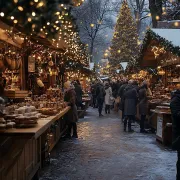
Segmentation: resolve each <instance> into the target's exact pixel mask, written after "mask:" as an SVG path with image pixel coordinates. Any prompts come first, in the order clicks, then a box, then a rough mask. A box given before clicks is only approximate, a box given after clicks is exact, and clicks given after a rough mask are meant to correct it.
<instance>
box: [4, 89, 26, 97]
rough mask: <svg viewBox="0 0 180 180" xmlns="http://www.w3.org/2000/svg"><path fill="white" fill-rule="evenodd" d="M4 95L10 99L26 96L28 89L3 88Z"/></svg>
mask: <svg viewBox="0 0 180 180" xmlns="http://www.w3.org/2000/svg"><path fill="white" fill-rule="evenodd" d="M4 94H5V96H6V97H8V98H12V99H20V98H26V97H28V91H20V90H5V92H4Z"/></svg>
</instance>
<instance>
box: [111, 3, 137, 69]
mask: <svg viewBox="0 0 180 180" xmlns="http://www.w3.org/2000/svg"><path fill="white" fill-rule="evenodd" d="M138 52H139V46H138V34H137V26H136V23H135V20H134V18H133V17H132V14H131V10H130V8H129V6H128V3H127V2H126V0H125V1H123V3H122V6H121V9H120V14H119V17H118V18H117V23H116V26H115V32H114V36H113V39H112V45H111V50H110V53H111V55H110V58H109V61H110V65H111V67H113V69H114V70H115V69H118V68H119V65H120V63H121V62H128V66H134V65H135V64H136V58H137V55H138Z"/></svg>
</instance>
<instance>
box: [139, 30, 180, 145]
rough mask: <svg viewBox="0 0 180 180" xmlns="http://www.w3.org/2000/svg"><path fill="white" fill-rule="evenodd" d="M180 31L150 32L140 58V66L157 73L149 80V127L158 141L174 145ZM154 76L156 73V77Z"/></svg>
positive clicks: (145, 39) (178, 81) (179, 61)
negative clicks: (173, 112)
mask: <svg viewBox="0 0 180 180" xmlns="http://www.w3.org/2000/svg"><path fill="white" fill-rule="evenodd" d="M179 34H180V29H149V30H148V31H147V33H146V36H145V38H144V42H143V45H142V49H141V54H140V66H141V67H144V69H148V68H151V69H154V70H155V72H157V73H156V75H152V79H153V80H152V79H151V80H150V82H151V84H153V86H154V87H153V96H152V97H150V99H149V107H150V109H149V118H148V123H149V125H150V126H151V127H152V128H153V129H155V130H156V132H157V139H158V140H160V141H161V142H164V143H167V144H170V143H171V122H172V120H171V113H170V107H169V103H170V93H171V91H172V90H175V88H176V85H175V84H177V83H180V71H179V67H178V66H179V64H180V36H179ZM154 74H155V73H154Z"/></svg>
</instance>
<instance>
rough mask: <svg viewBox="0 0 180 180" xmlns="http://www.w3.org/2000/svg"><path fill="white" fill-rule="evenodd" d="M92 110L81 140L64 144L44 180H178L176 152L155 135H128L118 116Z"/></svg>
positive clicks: (43, 174) (80, 132)
mask: <svg viewBox="0 0 180 180" xmlns="http://www.w3.org/2000/svg"><path fill="white" fill-rule="evenodd" d="M97 114H98V113H97V109H92V108H89V109H88V112H87V116H86V117H85V118H84V119H82V120H80V121H79V123H78V135H79V139H77V140H68V141H60V142H59V143H58V144H57V146H56V147H55V149H54V150H53V152H52V154H51V164H50V165H49V166H46V167H45V168H44V169H43V171H42V172H41V178H40V180H175V174H176V169H175V164H176V152H174V151H171V150H169V149H166V148H164V147H163V146H162V145H160V144H159V143H158V142H156V140H155V136H154V135H152V134H140V133H139V132H138V131H139V129H138V127H135V129H136V132H134V133H127V132H126V133H125V132H123V126H122V123H121V121H120V119H119V116H118V115H117V114H115V113H112V114H110V115H107V116H105V117H102V118H99V117H98V116H97Z"/></svg>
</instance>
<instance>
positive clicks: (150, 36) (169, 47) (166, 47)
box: [140, 29, 180, 57]
mask: <svg viewBox="0 0 180 180" xmlns="http://www.w3.org/2000/svg"><path fill="white" fill-rule="evenodd" d="M150 40H156V41H157V42H158V43H159V44H160V46H161V47H162V48H163V51H170V52H171V53H173V54H174V55H177V56H180V47H179V46H174V45H173V44H172V43H171V42H170V41H168V40H166V39H165V38H163V37H161V36H159V35H157V34H156V33H155V32H153V31H152V30H151V29H148V30H147V32H146V36H145V38H144V41H143V44H142V48H141V54H140V57H142V55H143V51H144V49H146V48H147V45H148V42H149V41H150Z"/></svg>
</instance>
